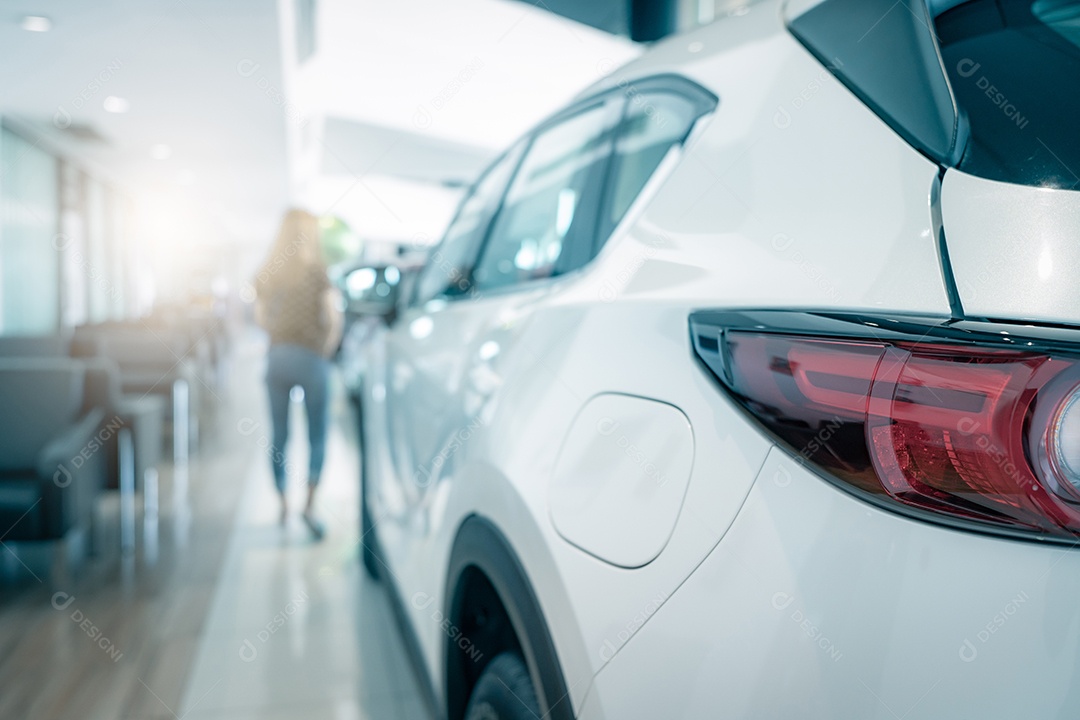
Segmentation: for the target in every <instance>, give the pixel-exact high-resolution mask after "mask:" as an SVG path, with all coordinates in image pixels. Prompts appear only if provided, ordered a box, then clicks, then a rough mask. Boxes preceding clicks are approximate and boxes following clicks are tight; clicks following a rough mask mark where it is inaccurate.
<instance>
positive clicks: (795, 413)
mask: <svg viewBox="0 0 1080 720" xmlns="http://www.w3.org/2000/svg"><path fill="white" fill-rule="evenodd" d="M798 316H800V314H795V313H778V312H767V311H765V312H758V313H751V314H745V313H742V314H725V313H698V314H695V316H694V318H692V329H693V335H694V343H695V348H696V350H697V353H698V355H699V357H700V358H701V359H702V360H703V361H704V362H705V364H706V365H707V366H708V367H709V368H710V369H711V370H712V371H713V374H714V375H716V377H717V378H718V379H719V380H720V381H721V383H722V384H723V386H724V387H725V388H726V389H727V390H729V391H730V393H731V395H732V396H733V397H734V398H735V400H736V401H737V402H738V403H739V404H740V405H741V406H742V407H743V408H745V409H746V410H747V411H748V412H749V413H750V414H751V415H753V417H754V418H756V419H757V420H758V421H759V422H760V423H761V424H762V425H763V426H764V427H765V428H766V429H767V430H768V431H769V432H770V433H771V434H772V435H773V436H775V438H776V439H777V440H779V441H780V442H781V443H782V444H783V445H786V446H787V447H788V449H790V450H791V451H792V452H794V453H795V455H796V456H797V457H798V458H800V459H801V460H802V461H804V462H805V463H807V464H808V465H810V466H812V467H814V468H816V469H817V470H819V471H822V474H824V475H825V476H826V477H828V478H830V479H833V480H836V481H839V484H841V485H842V486H843V487H846V488H847V489H850V490H852V491H853V492H856V493H857V494H860V495H863V496H865V497H868V498H870V499H873V500H876V501H878V502H879V503H881V504H883V505H884V506H886V507H891V508H893V509H898V510H908V511H910V512H912V513H914V514H916V515H919V516H921V517H924V518H930V519H934V518H936V519H939V520H946V519H949V520H953V521H959V522H962V523H975V524H977V525H978V526H980V527H983V528H987V529H989V528H996V529H998V530H1000V531H1004V532H1009V533H1010V534H1012V533H1015V532H1022V533H1025V534H1032V533H1033V534H1036V535H1039V536H1044V537H1047V536H1050V537H1058V538H1074V539H1075V537H1076V536H1077V535H1080V362H1078V361H1077V360H1076V359H1074V358H1073V357H1070V356H1068V355H1067V354H1066V355H1055V354H1051V353H1046V352H1042V351H1041V349H1040V348H1037V347H1036V346H1037V345H1040V344H1041V343H1037V342H1035V341H1032V340H1024V339H1022V338H1021V339H1018V338H1015V337H1007V336H1008V335H1009V333H1008V331H1001V330H998V331H996V332H994V333H990V332H987V333H979V332H975V331H972V330H971V329H970V328H971V326H972V325H974V324H972V323H968V324H967V328H964V329H958V328H957V327H955V326H946V325H942V324H941V323H942V321H940V320H935V321H922V322H913V321H911V320H903V321H897V320H887V319H876V320H868V319H866V318H862V317H856V316H841V315H814V316H810V317H811V318H812V320H811V321H810V322H807V323H804V324H805V325H806V326H807V327H799V328H797V329H792V330H785V327H784V325H785V324H787V325H792V324H794V325H799V324H800V323H793V322H792V320H793V317H798ZM801 317H804V318H805V317H807V316H806V315H801ZM778 319H780V320H783V321H785V322H782V323H780V327H776V326H775V325H774V324H773V323H772V322H771V321H776V320H778ZM762 320H765V321H766V322H762Z"/></svg>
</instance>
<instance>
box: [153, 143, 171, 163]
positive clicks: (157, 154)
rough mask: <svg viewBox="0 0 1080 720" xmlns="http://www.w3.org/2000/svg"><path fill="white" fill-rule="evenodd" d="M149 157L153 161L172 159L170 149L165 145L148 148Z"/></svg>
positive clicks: (159, 144) (160, 144)
mask: <svg viewBox="0 0 1080 720" xmlns="http://www.w3.org/2000/svg"><path fill="white" fill-rule="evenodd" d="M150 157H152V158H154V159H155V160H168V159H169V158H170V157H172V148H171V147H169V146H168V145H166V144H165V143H158V144H157V145H155V146H154V147H152V148H150Z"/></svg>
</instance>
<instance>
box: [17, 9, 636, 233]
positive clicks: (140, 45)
mask: <svg viewBox="0 0 1080 720" xmlns="http://www.w3.org/2000/svg"><path fill="white" fill-rule="evenodd" d="M318 5H319V8H320V11H319V18H318V25H317V28H318V48H319V50H318V52H317V54H316V55H315V56H314V57H313V58H312V59H311V60H309V61H308V62H306V63H303V64H301V65H299V66H296V65H295V63H293V62H291V61H290V58H291V56H292V51H293V48H292V47H291V43H292V37H291V35H290V32H291V30H292V28H291V27H289V25H290V20H291V12H292V0H98V1H97V2H87V1H86V0H6V1H5V2H4V3H3V4H2V5H0V115H4V116H6V117H8V118H10V119H13V120H15V121H16V122H17V124H19V125H22V126H28V127H31V128H32V129H33V130H34V132H35V133H40V134H41V135H43V136H44V138H45V140H44V143H43V144H46V145H49V144H51V145H53V146H55V147H57V148H59V149H60V150H62V151H64V152H65V153H67V154H72V155H77V156H78V157H79V158H80V159H81V162H82V163H83V164H84V165H85V166H87V167H89V168H90V169H91V170H92V171H93V172H94V174H97V175H100V176H103V177H106V178H109V179H111V180H113V181H114V182H116V183H117V184H118V185H120V186H121V187H122V188H124V189H126V190H127V191H128V192H129V193H131V194H132V195H133V196H134V197H135V198H136V200H138V199H139V198H140V197H143V196H146V197H147V198H148V201H147V202H145V203H143V205H144V207H147V208H151V209H152V212H155V213H156V212H157V211H156V210H154V209H156V208H159V207H161V208H168V213H172V214H178V215H194V214H198V215H200V218H199V219H198V220H197V221H191V220H192V219H191V218H190V217H187V218H185V219H186V220H187V221H190V222H188V225H189V226H190V227H197V228H199V230H198V233H197V234H206V237H202V238H198V239H201V240H202V241H203V242H204V243H210V244H212V243H214V242H219V241H220V242H234V243H239V244H241V245H248V246H249V247H253V246H255V245H259V246H262V245H265V243H267V242H268V241H269V239H270V238H271V237H272V235H273V232H274V227H275V225H276V223H277V220H278V218H279V217H280V213H281V211H282V210H283V209H284V208H285V207H286V206H287V205H288V204H289V203H290V202H305V203H307V204H308V205H310V206H311V207H312V209H313V210H316V211H323V210H331V211H333V212H335V213H336V214H340V215H342V216H344V217H346V218H347V219H348V220H349V221H350V222H352V223H354V224H355V225H356V226H357V230H358V232H360V234H361V235H364V234H365V232H367V231H370V232H371V234H372V235H374V236H381V237H397V238H409V237H414V236H416V235H417V234H418V233H420V234H425V235H426V236H432V235H435V234H437V232H438V228H440V227H441V225H442V224H444V223H445V222H446V220H447V218H448V215H449V213H450V212H451V211H452V209H453V205H454V201H455V200H456V198H457V196H458V194H459V192H460V191H459V190H454V189H448V188H447V187H445V186H444V185H445V183H446V182H447V181H448V180H465V179H470V178H471V177H472V176H475V174H476V172H477V171H478V170H479V169H480V167H481V166H482V165H483V163H484V162H486V160H487V159H488V158H490V157H492V156H494V154H496V153H497V152H498V150H499V149H501V148H503V147H505V146H506V145H507V144H509V143H510V142H511V141H512V140H513V139H514V138H515V137H517V136H518V135H520V134H521V133H522V132H524V131H525V130H526V129H528V127H530V126H531V125H533V124H534V123H536V122H537V121H539V120H540V119H541V118H542V117H544V116H545V115H547V114H549V113H550V112H552V111H553V110H554V109H556V108H557V107H558V106H559V105H561V104H563V103H564V102H565V101H566V100H568V99H569V98H570V97H572V96H573V95H574V94H575V93H577V92H578V91H579V90H580V89H582V88H584V87H586V86H587V85H589V84H591V83H592V82H593V81H595V80H596V79H597V78H599V77H600V76H601V75H602V74H603V73H604V72H605V71H608V70H610V69H611V68H613V67H614V66H617V65H619V64H621V63H623V62H625V61H626V60H629V59H631V58H632V57H634V56H635V55H636V54H637V53H638V52H639V49H638V47H637V46H636V45H634V44H633V43H631V42H629V41H628V40H625V39H623V38H617V37H613V36H611V35H608V34H606V33H603V32H601V31H598V30H594V29H592V28H589V27H586V26H584V25H581V24H578V23H574V22H572V21H569V20H566V19H564V18H561V17H558V16H555V15H552V14H550V13H548V12H545V11H544V10H541V9H538V8H536V7H534V6H532V5H529V4H526V3H521V2H513V1H512V0H452V1H450V2H448V1H447V0H408V1H407V2H391V1H390V0H319V2H318ZM26 15H43V16H46V17H48V18H50V19H51V20H52V29H51V30H50V31H49V32H45V33H35V32H28V31H26V30H23V29H22V28H21V27H20V22H21V20H22V18H23V17H24V16H26ZM283 41H285V44H284V45H283ZM110 95H115V96H119V97H122V98H125V99H126V100H128V101H129V103H130V109H129V111H128V112H127V113H125V114H112V113H108V112H106V111H105V110H104V109H103V102H104V100H105V98H106V97H107V96H110ZM61 108H62V110H61ZM58 112H59V115H58ZM298 112H301V113H303V119H304V121H303V122H302V123H297V122H296V119H297V113H298ZM58 117H59V120H60V123H59V124H60V125H61V126H64V125H66V124H67V123H68V121H69V118H70V122H71V123H72V124H71V127H70V128H69V129H68V130H62V129H61V128H59V127H57V122H56V119H57V118H58ZM308 120H311V121H312V122H311V123H310V126H311V128H310V131H309V130H308V128H307V125H308V124H309V123H308V122H307V121H308ZM301 126H303V127H301ZM83 127H88V128H90V129H91V130H92V131H94V132H95V133H97V134H98V135H100V136H101V138H102V140H101V141H93V140H90V141H88V140H85V139H83V140H79V139H75V138H73V137H72V132H71V130H73V129H78V128H83ZM402 140H403V141H402ZM162 143H164V144H167V145H169V146H170V147H171V150H172V154H171V156H170V157H169V158H168V159H166V160H156V159H153V158H152V157H151V149H152V148H153V147H154V146H155V145H158V144H162ZM305 143H306V144H307V145H309V146H312V145H317V147H311V148H308V149H307V150H306V152H307V154H308V155H313V156H316V157H315V159H314V162H305V161H304V155H305V148H304V147H303V146H304V144H305ZM290 168H291V171H290ZM358 178H359V179H360V180H361V181H360V182H357V179H358ZM300 188H304V191H300ZM161 215H162V218H165V217H166V212H165V211H163V212H162V213H161ZM163 222H165V220H163Z"/></svg>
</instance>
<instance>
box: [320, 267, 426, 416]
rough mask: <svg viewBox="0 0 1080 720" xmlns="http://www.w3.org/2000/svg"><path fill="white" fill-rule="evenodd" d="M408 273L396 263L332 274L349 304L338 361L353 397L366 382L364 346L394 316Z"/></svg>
mask: <svg viewBox="0 0 1080 720" xmlns="http://www.w3.org/2000/svg"><path fill="white" fill-rule="evenodd" d="M407 272H409V271H403V270H402V269H401V268H399V267H397V266H396V265H380V264H373V265H369V264H365V263H354V264H352V265H349V266H346V267H344V268H335V272H334V273H333V274H332V275H333V277H334V284H335V285H336V286H337V288H338V290H339V291H340V292H341V297H342V301H343V302H344V304H345V308H344V325H343V328H342V333H341V345H340V346H339V348H338V352H337V364H338V367H339V368H340V369H341V375H342V379H343V380H344V383H345V388H346V389H347V390H348V392H349V394H350V396H352V397H357V394H358V393H359V391H360V387H361V385H362V383H363V377H364V370H365V363H366V360H365V356H364V345H365V343H367V342H368V341H369V340H370V339H371V338H372V336H373V335H374V334H375V330H376V329H377V328H378V327H379V326H381V325H383V324H385V323H386V322H387V320H392V319H393V315H394V312H395V310H396V308H397V305H398V302H399V299H400V294H401V288H402V286H403V284H404V283H403V281H404V279H405V278H406V273H407Z"/></svg>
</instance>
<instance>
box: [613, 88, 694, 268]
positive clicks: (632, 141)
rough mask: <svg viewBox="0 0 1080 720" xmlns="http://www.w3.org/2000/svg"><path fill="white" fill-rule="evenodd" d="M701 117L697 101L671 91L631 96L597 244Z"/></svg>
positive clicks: (618, 137) (621, 128)
mask: <svg viewBox="0 0 1080 720" xmlns="http://www.w3.org/2000/svg"><path fill="white" fill-rule="evenodd" d="M701 114H702V104H701V102H700V101H694V100H692V99H690V98H688V97H686V96H684V95H680V94H677V93H673V92H668V91H664V90H659V91H654V92H643V93H638V94H636V95H634V96H633V97H631V99H630V101H629V103H627V107H626V113H625V116H624V118H623V121H622V123H621V124H620V126H619V131H618V133H617V135H616V139H615V152H614V155H613V157H612V161H611V175H610V179H609V181H608V186H607V187H608V197H607V198H606V200H605V202H604V207H603V209H602V210H601V218H600V226H599V227H598V228H597V234H596V236H597V239H598V241H599V244H600V245H602V244H603V242H604V241H605V240H606V239H607V237H608V235H610V234H611V231H612V230H614V229H615V226H616V225H618V224H619V221H620V220H622V218H623V216H624V215H625V214H626V211H627V210H629V209H630V205H631V204H632V203H633V202H634V200H635V199H636V198H637V196H638V195H639V194H640V193H641V191H642V189H643V188H644V187H645V183H647V182H648V180H649V178H650V177H652V174H653V173H654V172H655V171H656V168H657V167H658V166H659V165H660V162H661V161H662V160H663V159H664V157H665V156H666V155H667V154H668V152H669V151H670V150H671V148H672V147H674V146H675V145H678V144H680V143H682V142H683V141H684V140H685V139H686V136H687V135H688V134H689V133H690V129H691V128H692V127H693V126H694V122H695V121H696V120H697V118H698V117H700V115H701ZM597 250H599V246H598V247H597Z"/></svg>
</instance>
